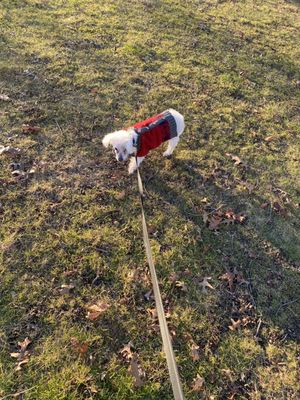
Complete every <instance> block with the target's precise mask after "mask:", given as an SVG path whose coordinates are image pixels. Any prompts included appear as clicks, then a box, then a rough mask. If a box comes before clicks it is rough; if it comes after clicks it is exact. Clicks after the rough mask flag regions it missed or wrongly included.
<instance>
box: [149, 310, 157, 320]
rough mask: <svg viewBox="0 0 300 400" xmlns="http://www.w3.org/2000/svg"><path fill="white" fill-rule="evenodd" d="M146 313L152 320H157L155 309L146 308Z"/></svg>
mask: <svg viewBox="0 0 300 400" xmlns="http://www.w3.org/2000/svg"><path fill="white" fill-rule="evenodd" d="M147 313H148V314H149V315H151V317H152V318H153V319H157V318H158V314H157V310H156V308H147Z"/></svg>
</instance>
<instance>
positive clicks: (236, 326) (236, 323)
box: [228, 318, 242, 331]
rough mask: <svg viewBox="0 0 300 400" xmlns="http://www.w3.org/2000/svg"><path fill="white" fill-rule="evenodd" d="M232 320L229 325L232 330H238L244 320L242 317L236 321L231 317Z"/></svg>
mask: <svg viewBox="0 0 300 400" xmlns="http://www.w3.org/2000/svg"><path fill="white" fill-rule="evenodd" d="M230 321H231V325H229V326H228V328H229V329H231V330H232V331H236V330H238V329H239V328H240V326H241V324H242V321H241V320H240V319H238V320H237V321H235V320H234V319H232V318H230Z"/></svg>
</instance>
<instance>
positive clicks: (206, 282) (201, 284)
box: [199, 276, 215, 293]
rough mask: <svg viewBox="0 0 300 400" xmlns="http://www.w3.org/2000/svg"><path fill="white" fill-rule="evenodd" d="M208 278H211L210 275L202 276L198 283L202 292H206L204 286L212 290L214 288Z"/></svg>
mask: <svg viewBox="0 0 300 400" xmlns="http://www.w3.org/2000/svg"><path fill="white" fill-rule="evenodd" d="M209 279H211V277H210V276H208V277H204V278H203V281H202V282H200V283H199V285H200V287H201V288H202V292H203V293H207V290H206V288H209V289H213V290H214V289H215V288H214V287H213V286H212V285H211V284H210V283H209V282H208V280H209Z"/></svg>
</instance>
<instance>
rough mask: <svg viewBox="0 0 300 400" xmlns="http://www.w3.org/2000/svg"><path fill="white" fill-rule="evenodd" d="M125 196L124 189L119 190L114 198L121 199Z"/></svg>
mask: <svg viewBox="0 0 300 400" xmlns="http://www.w3.org/2000/svg"><path fill="white" fill-rule="evenodd" d="M125 196H126V192H125V190H123V191H122V192H120V193H118V194H117V195H116V199H117V200H123V199H124V197H125Z"/></svg>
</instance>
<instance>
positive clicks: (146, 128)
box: [133, 111, 177, 157]
mask: <svg viewBox="0 0 300 400" xmlns="http://www.w3.org/2000/svg"><path fill="white" fill-rule="evenodd" d="M133 128H134V130H135V131H136V132H137V134H138V141H137V157H145V156H146V155H147V154H148V153H149V151H150V150H153V149H155V148H156V147H158V146H160V145H161V144H162V143H163V142H165V141H167V140H170V139H172V138H173V137H176V136H177V127H176V121H175V119H174V117H173V116H172V114H171V113H170V112H169V111H164V112H163V113H161V114H157V115H155V116H153V117H150V118H148V119H145V120H144V121H142V122H138V123H136V124H135V125H133Z"/></svg>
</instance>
